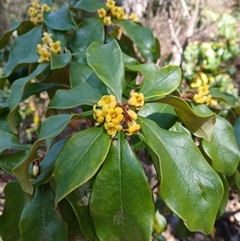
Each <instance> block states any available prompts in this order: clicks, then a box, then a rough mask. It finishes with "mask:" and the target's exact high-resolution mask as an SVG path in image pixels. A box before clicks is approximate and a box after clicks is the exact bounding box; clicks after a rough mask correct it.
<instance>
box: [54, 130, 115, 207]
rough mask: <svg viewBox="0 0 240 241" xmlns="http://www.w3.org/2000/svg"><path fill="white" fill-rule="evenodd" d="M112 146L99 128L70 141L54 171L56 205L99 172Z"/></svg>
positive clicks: (61, 153) (79, 133) (77, 134)
mask: <svg viewBox="0 0 240 241" xmlns="http://www.w3.org/2000/svg"><path fill="white" fill-rule="evenodd" d="M110 143H111V138H110V137H109V136H108V135H107V134H105V133H103V128H98V127H95V128H91V129H86V130H83V131H80V132H78V133H76V134H74V135H73V136H72V137H71V138H70V139H69V140H68V141H67V143H66V145H65V146H64V147H63V149H62V150H61V152H60V153H59V155H58V157H57V159H56V162H55V167H54V177H55V185H56V203H57V202H59V201H60V200H62V199H63V198H64V197H65V196H66V195H68V194H69V193H70V192H72V191H73V190H74V189H76V188H77V187H79V186H81V185H82V184H84V183H85V182H87V181H88V180H89V179H90V178H91V177H92V176H93V175H94V174H95V173H96V172H97V170H98V169H99V167H100V166H101V164H102V163H103V161H104V159H105V157H106V155H107V153H108V150H109V146H110Z"/></svg>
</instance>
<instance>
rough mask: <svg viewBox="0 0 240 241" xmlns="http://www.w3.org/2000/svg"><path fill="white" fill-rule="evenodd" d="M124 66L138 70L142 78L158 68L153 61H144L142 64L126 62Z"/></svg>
mask: <svg viewBox="0 0 240 241" xmlns="http://www.w3.org/2000/svg"><path fill="white" fill-rule="evenodd" d="M126 68H127V69H128V70H130V71H134V72H140V73H141V74H142V75H143V77H144V78H148V77H149V76H151V74H152V73H154V72H156V71H157V70H158V67H157V66H156V65H155V64H153V63H144V64H136V63H134V64H133V65H132V64H127V65H126Z"/></svg>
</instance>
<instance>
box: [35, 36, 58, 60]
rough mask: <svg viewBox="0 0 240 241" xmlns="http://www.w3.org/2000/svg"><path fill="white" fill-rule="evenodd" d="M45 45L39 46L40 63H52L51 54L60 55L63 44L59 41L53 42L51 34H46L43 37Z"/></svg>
mask: <svg viewBox="0 0 240 241" xmlns="http://www.w3.org/2000/svg"><path fill="white" fill-rule="evenodd" d="M42 42H43V44H42V45H41V44H38V45H37V50H36V51H37V53H38V54H39V55H40V58H39V59H38V63H43V62H49V61H50V53H51V52H53V53H55V54H58V53H60V52H61V50H62V49H61V42H60V41H59V40H58V41H56V42H53V40H52V38H51V34H49V33H47V32H44V33H43V37H42Z"/></svg>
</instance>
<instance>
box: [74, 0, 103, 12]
mask: <svg viewBox="0 0 240 241" xmlns="http://www.w3.org/2000/svg"><path fill="white" fill-rule="evenodd" d="M105 7H106V5H105V4H104V3H100V2H98V1H97V0H80V1H78V2H77V3H76V4H75V5H74V8H78V9H82V10H85V11H87V12H96V11H97V10H98V9H100V8H105Z"/></svg>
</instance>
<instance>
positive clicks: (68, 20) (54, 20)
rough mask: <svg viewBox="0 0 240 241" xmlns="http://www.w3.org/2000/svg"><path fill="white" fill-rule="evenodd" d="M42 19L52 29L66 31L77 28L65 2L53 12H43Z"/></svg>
mask: <svg viewBox="0 0 240 241" xmlns="http://www.w3.org/2000/svg"><path fill="white" fill-rule="evenodd" d="M43 20H44V23H45V24H46V25H47V26H48V27H49V28H51V29H54V30H60V31H66V30H71V29H76V28H77V24H76V23H75V21H74V19H73V14H72V13H71V11H69V9H68V3H67V2H65V3H64V4H63V5H62V6H61V8H59V9H58V10H57V11H55V12H43Z"/></svg>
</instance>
